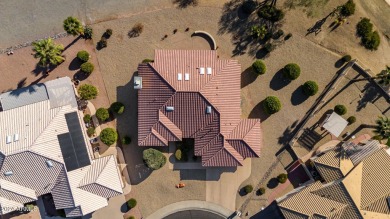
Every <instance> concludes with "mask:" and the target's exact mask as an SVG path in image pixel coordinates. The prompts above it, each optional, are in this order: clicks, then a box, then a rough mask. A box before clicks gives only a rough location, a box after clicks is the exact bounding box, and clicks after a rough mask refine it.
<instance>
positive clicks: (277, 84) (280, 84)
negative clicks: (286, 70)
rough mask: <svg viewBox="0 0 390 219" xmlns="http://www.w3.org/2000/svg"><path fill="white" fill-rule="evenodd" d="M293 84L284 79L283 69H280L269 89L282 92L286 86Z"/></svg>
mask: <svg viewBox="0 0 390 219" xmlns="http://www.w3.org/2000/svg"><path fill="white" fill-rule="evenodd" d="M290 83H291V81H290V80H287V79H285V78H284V77H283V68H282V69H280V70H279V71H277V72H276V73H275V75H274V76H273V77H272V79H271V81H270V83H269V87H270V88H271V89H272V90H275V91H277V90H280V89H282V88H284V87H285V86H287V85H289V84H290Z"/></svg>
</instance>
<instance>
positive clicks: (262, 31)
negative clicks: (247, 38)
mask: <svg viewBox="0 0 390 219" xmlns="http://www.w3.org/2000/svg"><path fill="white" fill-rule="evenodd" d="M267 33H268V30H267V26H265V25H261V26H258V25H253V26H252V27H251V35H252V37H254V38H258V39H261V40H262V39H264V38H265V36H266V35H267Z"/></svg>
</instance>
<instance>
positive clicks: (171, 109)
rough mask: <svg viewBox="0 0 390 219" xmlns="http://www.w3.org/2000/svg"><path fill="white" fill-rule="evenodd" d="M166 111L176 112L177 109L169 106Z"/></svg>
mask: <svg viewBox="0 0 390 219" xmlns="http://www.w3.org/2000/svg"><path fill="white" fill-rule="evenodd" d="M166 110H167V111H168V112H172V111H173V110H175V107H173V106H167V108H166Z"/></svg>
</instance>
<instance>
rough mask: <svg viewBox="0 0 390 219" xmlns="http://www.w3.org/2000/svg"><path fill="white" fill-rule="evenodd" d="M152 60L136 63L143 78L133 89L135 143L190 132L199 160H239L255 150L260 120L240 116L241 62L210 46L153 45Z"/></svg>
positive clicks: (234, 163)
mask: <svg viewBox="0 0 390 219" xmlns="http://www.w3.org/2000/svg"><path fill="white" fill-rule="evenodd" d="M154 60H155V61H154V63H151V64H140V65H139V67H138V74H139V76H140V77H142V81H143V85H142V89H141V90H139V92H138V144H139V145H140V146H167V145H168V141H180V140H181V139H182V138H193V139H194V142H195V148H194V153H195V155H196V156H202V165H203V166H239V165H242V161H243V159H245V158H246V157H259V156H260V149H261V146H262V141H263V139H262V132H261V127H260V120H259V119H241V107H240V105H241V93H240V92H241V89H240V84H241V83H240V78H241V66H240V64H239V63H238V62H237V61H236V60H219V59H217V53H216V51H212V50H193V51H192V50H156V52H155V59H154ZM200 68H203V70H202V71H204V74H200V71H201V70H200ZM207 68H211V74H208V70H207ZM179 73H180V74H181V77H182V78H181V80H179V79H178V78H179V77H178V74H179ZM186 75H187V76H186ZM187 77H188V78H187ZM187 79H188V80H187ZM172 107H173V111H170V110H169V108H172ZM167 109H168V110H167ZM208 110H209V111H210V112H207V111H208Z"/></svg>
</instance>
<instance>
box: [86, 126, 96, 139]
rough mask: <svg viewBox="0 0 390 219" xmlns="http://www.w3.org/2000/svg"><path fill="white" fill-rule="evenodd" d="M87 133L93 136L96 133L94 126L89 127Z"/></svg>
mask: <svg viewBox="0 0 390 219" xmlns="http://www.w3.org/2000/svg"><path fill="white" fill-rule="evenodd" d="M87 134H88V136H89V137H91V136H93V135H94V134H95V128H94V127H89V128H88V129H87Z"/></svg>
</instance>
